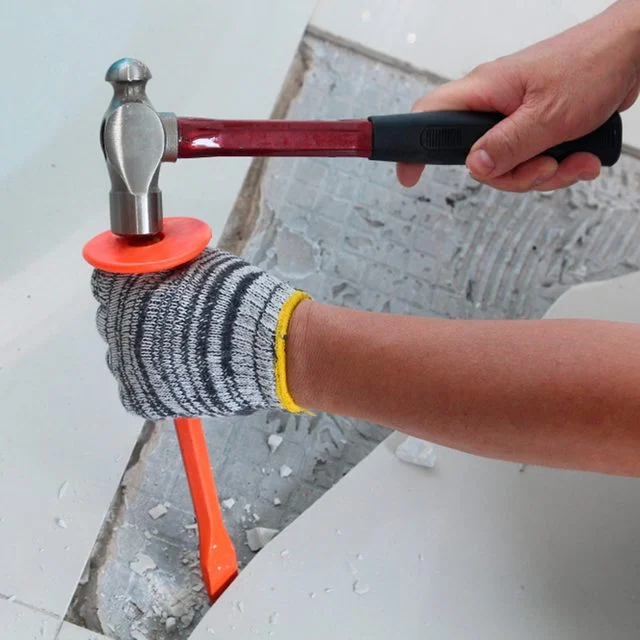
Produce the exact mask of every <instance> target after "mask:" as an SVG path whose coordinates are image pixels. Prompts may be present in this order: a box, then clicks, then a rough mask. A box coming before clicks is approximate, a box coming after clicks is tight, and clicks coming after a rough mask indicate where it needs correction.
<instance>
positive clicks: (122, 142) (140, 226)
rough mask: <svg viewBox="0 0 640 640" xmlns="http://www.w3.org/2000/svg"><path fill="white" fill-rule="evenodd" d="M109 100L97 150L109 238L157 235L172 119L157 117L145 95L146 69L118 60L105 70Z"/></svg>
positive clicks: (172, 155)
mask: <svg viewBox="0 0 640 640" xmlns="http://www.w3.org/2000/svg"><path fill="white" fill-rule="evenodd" d="M105 79H106V80H107V82H109V83H111V85H112V86H113V98H112V99H111V103H110V104H109V107H108V108H107V111H106V113H105V114H104V118H103V120H102V126H101V128H100V144H101V146H102V151H103V153H104V157H105V161H106V163H107V170H108V172H109V177H110V179H111V193H110V195H109V208H110V213H111V231H112V233H114V234H116V235H118V236H123V237H125V238H128V239H136V238H139V239H141V238H149V237H153V236H156V235H158V234H160V233H161V232H162V193H161V191H160V188H159V186H158V178H159V175H160V165H161V164H162V162H163V161H167V162H175V160H176V159H177V157H178V128H177V127H178V125H177V118H176V116H175V115H174V114H172V113H158V112H157V111H156V110H155V109H154V108H153V105H152V104H151V102H150V101H149V98H148V97H147V93H146V86H147V82H148V81H149V80H150V79H151V72H150V71H149V69H148V67H147V66H146V65H144V64H143V63H142V62H140V61H139V60H135V59H133V58H121V59H120V60H117V61H116V62H114V63H113V64H112V65H111V66H110V67H109V69H108V70H107V73H106V76H105Z"/></svg>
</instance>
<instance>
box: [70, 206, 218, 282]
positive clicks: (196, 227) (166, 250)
mask: <svg viewBox="0 0 640 640" xmlns="http://www.w3.org/2000/svg"><path fill="white" fill-rule="evenodd" d="M210 240H211V229H210V228H209V225H208V224H206V223H205V222H202V221H201V220H196V219H195V218H165V219H164V229H163V232H162V236H160V237H159V238H158V239H156V240H155V241H152V242H150V243H149V244H140V243H135V244H132V243H131V242H130V241H129V240H127V239H126V238H121V237H120V236H117V235H115V234H113V233H111V231H105V232H103V233H101V234H99V235H97V236H96V237H95V238H93V239H91V240H89V242H87V244H86V245H85V246H84V249H83V251H82V255H83V256H84V259H85V260H86V261H87V262H88V263H89V264H90V265H91V266H93V267H95V268H96V269H100V270H102V271H108V272H110V273H154V272H157V271H166V270H167V269H172V268H173V267H177V266H179V265H181V264H185V263H186V262H189V261H190V260H193V259H194V258H196V257H197V256H199V255H200V254H201V253H202V252H203V251H204V249H205V247H206V246H207V245H208V244H209V241H210Z"/></svg>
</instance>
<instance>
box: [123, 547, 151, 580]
mask: <svg viewBox="0 0 640 640" xmlns="http://www.w3.org/2000/svg"><path fill="white" fill-rule="evenodd" d="M129 568H130V569H131V571H133V572H134V573H137V574H138V575H139V576H143V575H144V574H145V573H146V572H147V571H153V570H154V569H155V568H156V563H155V562H154V561H153V559H152V558H150V557H149V556H148V555H147V554H146V553H142V552H141V551H138V554H137V555H136V559H135V560H134V561H133V562H130V563H129Z"/></svg>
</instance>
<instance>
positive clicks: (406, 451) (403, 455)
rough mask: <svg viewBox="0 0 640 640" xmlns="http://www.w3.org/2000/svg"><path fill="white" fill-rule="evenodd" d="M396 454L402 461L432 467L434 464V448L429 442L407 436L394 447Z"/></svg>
mask: <svg viewBox="0 0 640 640" xmlns="http://www.w3.org/2000/svg"><path fill="white" fill-rule="evenodd" d="M396 456H397V458H398V459H399V460H402V462H407V463H408V464H414V465H417V466H419V467H427V468H429V469H432V468H433V467H434V466H435V464H436V450H435V448H434V446H433V445H432V444H431V443H430V442H426V441H425V440H421V439H420V438H414V437H413V436H409V437H408V438H407V439H406V440H405V441H404V442H403V443H402V444H400V445H399V446H398V448H397V449H396Z"/></svg>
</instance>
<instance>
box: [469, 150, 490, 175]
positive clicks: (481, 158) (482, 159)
mask: <svg viewBox="0 0 640 640" xmlns="http://www.w3.org/2000/svg"><path fill="white" fill-rule="evenodd" d="M495 166H496V165H495V164H494V162H493V160H492V159H491V156H490V155H489V154H488V153H487V152H486V151H485V150H484V149H479V150H478V151H474V152H473V153H472V154H471V155H470V156H469V159H468V160H467V167H468V168H469V171H471V173H475V175H477V176H480V177H484V176H488V175H489V174H490V173H491V172H492V171H493V170H494V169H495Z"/></svg>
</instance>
